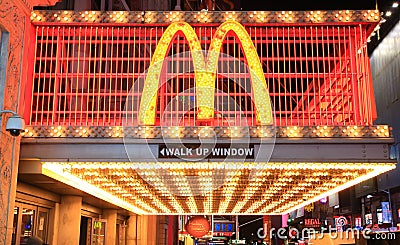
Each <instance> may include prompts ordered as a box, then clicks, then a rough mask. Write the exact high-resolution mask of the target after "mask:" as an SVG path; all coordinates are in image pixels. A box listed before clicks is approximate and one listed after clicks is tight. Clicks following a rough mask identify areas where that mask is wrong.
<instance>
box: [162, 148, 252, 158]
mask: <svg viewBox="0 0 400 245" xmlns="http://www.w3.org/2000/svg"><path fill="white" fill-rule="evenodd" d="M158 158H181V159H193V160H200V159H205V158H207V159H210V158H223V159H225V158H231V159H254V145H236V144H235V145H225V144H222V145H219V144H217V145H212V146H211V145H196V144H193V145H178V144H176V145H175V144H171V145H160V146H159V151H158Z"/></svg>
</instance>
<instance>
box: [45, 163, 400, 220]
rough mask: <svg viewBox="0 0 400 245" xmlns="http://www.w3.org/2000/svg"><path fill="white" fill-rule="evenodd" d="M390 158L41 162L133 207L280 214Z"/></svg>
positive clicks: (370, 173)
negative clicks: (352, 160) (362, 160)
mask: <svg viewBox="0 0 400 245" xmlns="http://www.w3.org/2000/svg"><path fill="white" fill-rule="evenodd" d="M394 168H395V163H315V162H290V163H288V162H263V163H262V162H257V163H254V162H245V163H233V162H196V163H193V162H187V163H183V162H179V163H178V162H164V163H156V162H153V163H139V162H137V163H130V162H45V163H43V169H42V173H43V174H44V175H47V176H49V177H51V178H54V179H56V180H58V181H60V182H63V183H65V184H68V185H70V186H72V187H74V188H77V189H80V190H82V191H84V192H87V193H88V194H91V195H93V196H96V197H98V198H100V199H103V200H105V201H108V202H110V203H113V204H115V205H117V206H119V207H121V208H124V209H127V210H129V211H132V212H134V213H137V214H158V215H159V214H283V213H288V212H290V211H292V210H295V209H297V208H300V207H301V206H304V205H307V204H309V203H311V202H314V201H317V200H319V199H320V198H322V197H325V196H327V195H330V194H333V193H335V192H338V191H340V190H343V189H345V188H348V187H350V186H353V185H355V184H357V183H359V182H361V181H364V180H367V179H369V178H372V177H374V176H377V175H379V174H381V173H384V172H386V171H389V170H392V169H394Z"/></svg>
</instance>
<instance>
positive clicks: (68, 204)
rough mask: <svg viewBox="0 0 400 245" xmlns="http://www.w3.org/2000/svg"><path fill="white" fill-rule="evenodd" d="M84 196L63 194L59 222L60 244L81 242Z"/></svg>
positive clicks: (66, 244) (69, 244) (67, 244)
mask: <svg viewBox="0 0 400 245" xmlns="http://www.w3.org/2000/svg"><path fill="white" fill-rule="evenodd" d="M81 208H82V197H80V196H62V197H61V205H60V211H59V213H60V217H59V223H58V243H57V244H58V245H71V244H79V234H80V224H81Z"/></svg>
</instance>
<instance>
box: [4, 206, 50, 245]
mask: <svg viewBox="0 0 400 245" xmlns="http://www.w3.org/2000/svg"><path fill="white" fill-rule="evenodd" d="M48 223H49V209H48V208H43V207H38V206H34V205H30V204H25V203H18V202H17V203H15V207H14V221H13V234H12V241H11V244H12V245H24V244H26V243H27V239H28V238H29V237H30V236H37V237H39V238H40V239H42V240H43V242H44V243H47V234H48Z"/></svg>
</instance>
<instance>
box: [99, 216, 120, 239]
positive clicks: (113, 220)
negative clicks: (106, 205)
mask: <svg viewBox="0 0 400 245" xmlns="http://www.w3.org/2000/svg"><path fill="white" fill-rule="evenodd" d="M102 218H104V219H106V220H107V225H106V244H107V245H111V244H115V241H116V239H117V210H115V209H105V210H103V215H102Z"/></svg>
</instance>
